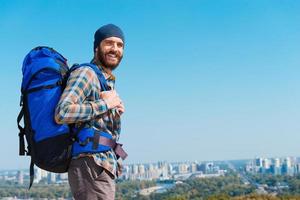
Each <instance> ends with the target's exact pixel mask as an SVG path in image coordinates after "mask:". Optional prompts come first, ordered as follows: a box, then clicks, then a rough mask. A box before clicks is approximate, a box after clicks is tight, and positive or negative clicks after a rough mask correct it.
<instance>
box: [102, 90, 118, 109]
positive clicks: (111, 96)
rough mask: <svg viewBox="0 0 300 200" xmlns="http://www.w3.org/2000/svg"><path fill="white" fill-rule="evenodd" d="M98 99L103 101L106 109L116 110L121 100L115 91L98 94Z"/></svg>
mask: <svg viewBox="0 0 300 200" xmlns="http://www.w3.org/2000/svg"><path fill="white" fill-rule="evenodd" d="M100 98H101V99H103V100H104V101H105V103H106V105H107V107H108V109H113V108H116V107H117V106H119V105H120V104H121V99H120V97H119V95H118V94H117V92H116V91H115V90H109V91H104V92H100Z"/></svg>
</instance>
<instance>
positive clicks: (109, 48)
mask: <svg viewBox="0 0 300 200" xmlns="http://www.w3.org/2000/svg"><path fill="white" fill-rule="evenodd" d="M124 42H125V41H124V34H123V32H122V30H121V29H120V28H119V27H118V26H116V25H113V24H107V25H105V26H102V27H100V28H99V29H98V30H97V31H96V32H95V35H94V57H93V59H92V61H91V63H92V64H94V65H96V66H97V67H98V69H99V70H100V71H101V72H102V74H103V75H104V77H105V80H106V83H107V86H108V88H109V90H108V91H103V88H101V86H102V85H101V83H100V81H99V79H98V77H97V74H96V73H95V70H93V69H92V68H91V67H88V66H87V67H80V68H78V69H76V70H74V71H72V72H71V74H70V77H69V79H68V82H67V85H66V88H65V90H64V92H63V94H62V96H61V99H60V101H59V103H58V105H57V107H56V111H55V121H56V122H57V123H59V124H77V125H78V124H83V123H84V126H86V127H93V128H94V129H95V130H98V131H102V132H105V133H107V134H109V135H111V137H112V139H113V140H114V141H118V139H119V137H120V131H121V123H120V117H121V115H122V114H123V113H124V111H125V110H124V104H123V102H122V101H121V99H120V97H119V95H118V93H117V92H116V90H115V76H114V75H113V73H112V72H113V70H114V69H116V67H117V66H118V65H119V63H120V62H121V60H122V57H123V50H124ZM77 127H78V126H77ZM118 157H119V156H118V155H117V154H116V153H115V151H114V150H113V149H111V150H107V151H102V152H95V151H92V152H83V153H79V154H78V155H76V156H74V157H73V158H72V161H71V163H70V167H69V170H68V178H69V184H70V188H71V192H72V194H73V196H74V198H75V199H76V200H77V199H79V200H81V199H82V200H83V199H84V200H87V199H103V200H112V199H114V198H115V179H116V178H117V177H118V176H119V175H120V172H121V164H120V163H119V161H118Z"/></svg>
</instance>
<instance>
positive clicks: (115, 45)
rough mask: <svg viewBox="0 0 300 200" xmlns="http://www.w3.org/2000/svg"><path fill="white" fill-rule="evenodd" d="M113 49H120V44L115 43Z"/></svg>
mask: <svg viewBox="0 0 300 200" xmlns="http://www.w3.org/2000/svg"><path fill="white" fill-rule="evenodd" d="M112 49H113V50H115V51H116V50H117V49H118V44H117V43H113V45H112Z"/></svg>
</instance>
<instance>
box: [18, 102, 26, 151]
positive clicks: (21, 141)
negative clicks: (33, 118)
mask: <svg viewBox="0 0 300 200" xmlns="http://www.w3.org/2000/svg"><path fill="white" fill-rule="evenodd" d="M23 116H24V109H23V107H22V109H21V111H20V113H19V115H18V117H17V123H18V128H19V155H20V156H24V155H25V153H26V150H25V140H24V136H25V129H24V128H23V127H22V126H21V125H20V122H21V120H22V118H23Z"/></svg>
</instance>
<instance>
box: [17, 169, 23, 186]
mask: <svg viewBox="0 0 300 200" xmlns="http://www.w3.org/2000/svg"><path fill="white" fill-rule="evenodd" d="M17 181H18V184H19V185H23V184H24V174H23V172H22V171H20V170H19V171H18V173H17Z"/></svg>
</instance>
